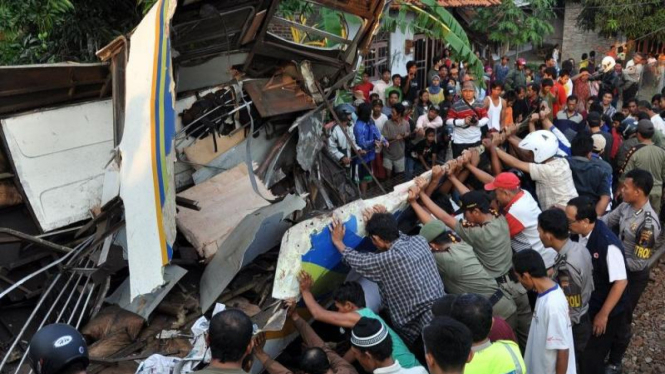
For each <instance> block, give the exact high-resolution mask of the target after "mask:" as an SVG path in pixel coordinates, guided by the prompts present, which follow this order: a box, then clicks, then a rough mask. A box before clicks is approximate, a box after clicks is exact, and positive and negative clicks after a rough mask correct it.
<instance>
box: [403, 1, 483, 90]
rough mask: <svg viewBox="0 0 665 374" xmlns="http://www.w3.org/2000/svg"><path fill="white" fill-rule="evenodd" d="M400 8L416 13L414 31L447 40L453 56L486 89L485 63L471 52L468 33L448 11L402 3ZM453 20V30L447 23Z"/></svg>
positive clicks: (432, 2) (433, 2)
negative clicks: (484, 77)
mask: <svg viewBox="0 0 665 374" xmlns="http://www.w3.org/2000/svg"><path fill="white" fill-rule="evenodd" d="M421 2H422V3H423V4H428V3H431V4H436V1H435V0H421ZM400 8H401V9H400V10H402V9H408V10H410V11H412V12H414V13H415V15H416V21H415V22H414V23H415V24H414V25H411V26H412V27H414V29H416V30H417V31H420V32H423V33H425V34H426V35H427V36H428V37H429V38H432V39H441V40H445V41H446V43H448V48H449V49H450V50H451V51H452V53H453V55H455V56H457V58H458V59H459V60H460V61H463V62H464V64H465V67H466V70H467V71H468V72H470V73H471V75H473V76H474V77H475V78H476V84H478V85H480V86H481V87H485V81H484V79H482V77H483V74H484V68H483V63H482V62H481V61H480V60H479V59H478V57H476V55H475V54H474V53H473V51H472V50H471V47H470V45H469V39H468V38H467V36H466V32H465V31H464V30H463V29H462V27H461V26H460V25H459V23H458V22H457V21H456V20H455V19H454V17H453V16H452V15H451V14H450V13H448V11H446V10H445V9H444V8H442V7H439V6H437V7H432V6H430V7H429V8H427V9H423V8H420V7H417V6H415V5H412V4H407V3H400ZM451 20H452V22H451V24H450V25H453V26H452V28H451V27H450V25H449V24H448V23H447V21H448V22H450V21H451Z"/></svg>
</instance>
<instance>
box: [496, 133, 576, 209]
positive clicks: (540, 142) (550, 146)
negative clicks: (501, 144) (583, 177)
mask: <svg viewBox="0 0 665 374" xmlns="http://www.w3.org/2000/svg"><path fill="white" fill-rule="evenodd" d="M518 146H519V148H520V149H522V150H524V151H531V153H533V161H534V162H525V161H522V160H520V159H518V158H516V157H515V156H512V155H511V154H509V153H508V152H506V151H504V150H503V149H501V148H498V147H497V148H496V154H497V155H498V156H499V159H501V161H502V162H503V163H504V164H506V165H507V166H508V167H513V168H517V169H519V170H522V171H523V172H525V173H529V175H530V176H531V179H533V181H534V182H536V195H537V196H538V202H539V203H540V208H541V209H542V210H545V209H549V208H551V207H553V206H561V207H563V206H566V203H568V200H570V199H572V198H574V197H577V190H576V189H575V183H574V181H573V172H572V171H571V169H570V165H569V164H568V161H566V159H564V158H560V157H555V156H556V155H557V153H558V151H559V140H558V139H557V137H556V135H555V134H554V133H552V131H548V130H538V131H534V132H532V133H530V134H529V135H527V136H526V137H525V138H524V139H523V140H522V141H521V142H519V144H518Z"/></svg>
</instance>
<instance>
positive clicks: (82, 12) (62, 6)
mask: <svg viewBox="0 0 665 374" xmlns="http://www.w3.org/2000/svg"><path fill="white" fill-rule="evenodd" d="M152 2H154V1H150V0H116V1H108V0H0V64H2V65H16V64H34V63H46V62H60V61H77V62H91V61H97V57H96V56H95V52H96V51H97V50H98V49H100V48H101V47H103V46H104V45H106V44H107V43H108V42H110V41H111V40H113V38H115V37H116V36H118V35H121V34H124V33H127V32H128V31H130V30H131V29H132V28H133V27H135V26H136V25H137V24H138V23H139V22H140V20H141V18H142V16H143V11H144V10H145V8H146V7H147V3H152Z"/></svg>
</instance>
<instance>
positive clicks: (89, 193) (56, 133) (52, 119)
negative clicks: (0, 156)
mask: <svg viewBox="0 0 665 374" xmlns="http://www.w3.org/2000/svg"><path fill="white" fill-rule="evenodd" d="M2 130H3V132H4V136H5V139H6V140H7V146H8V148H9V149H8V151H9V154H10V156H11V159H12V161H13V163H14V167H15V168H16V173H17V174H18V178H19V180H20V182H21V185H22V187H23V190H24V191H25V195H26V197H27V198H28V202H29V203H30V207H31V208H32V211H33V212H34V215H35V217H36V218H37V221H38V222H39V225H40V226H41V228H42V230H44V231H51V230H55V229H57V228H60V227H63V226H67V225H69V224H71V223H74V222H77V221H81V220H84V219H87V218H91V215H90V209H91V208H93V207H94V206H96V205H99V204H100V201H101V195H102V182H103V180H104V166H105V165H106V164H108V162H109V160H110V159H111V157H112V153H111V151H112V150H113V107H112V104H111V101H110V100H104V101H97V102H90V103H83V104H77V105H71V106H66V107H61V108H58V109H53V110H41V111H38V112H31V113H27V114H22V115H18V116H15V117H10V118H6V119H3V120H2Z"/></svg>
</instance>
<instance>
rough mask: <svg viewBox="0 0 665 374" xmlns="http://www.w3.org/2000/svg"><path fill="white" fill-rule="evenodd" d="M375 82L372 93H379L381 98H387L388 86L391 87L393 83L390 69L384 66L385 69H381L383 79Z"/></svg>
mask: <svg viewBox="0 0 665 374" xmlns="http://www.w3.org/2000/svg"><path fill="white" fill-rule="evenodd" d="M373 84H374V88H373V89H372V93H376V94H378V95H379V99H381V100H385V98H386V88H388V87H390V85H391V82H390V69H387V68H383V70H381V79H379V80H378V81H376V82H374V83H373Z"/></svg>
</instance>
